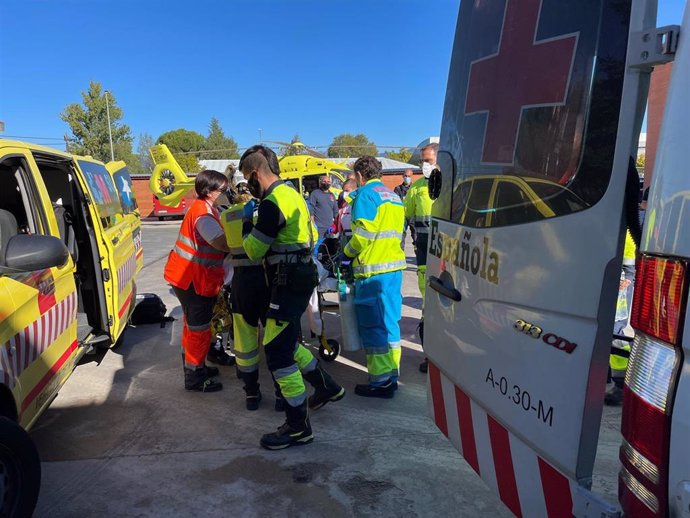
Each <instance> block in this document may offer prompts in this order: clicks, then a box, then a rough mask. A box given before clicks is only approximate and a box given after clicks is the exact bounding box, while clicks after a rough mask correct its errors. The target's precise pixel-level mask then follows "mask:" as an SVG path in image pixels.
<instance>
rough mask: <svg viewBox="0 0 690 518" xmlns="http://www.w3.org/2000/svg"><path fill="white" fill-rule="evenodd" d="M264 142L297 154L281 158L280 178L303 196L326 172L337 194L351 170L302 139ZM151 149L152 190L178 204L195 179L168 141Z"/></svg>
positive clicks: (167, 202) (166, 201)
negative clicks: (186, 170)
mask: <svg viewBox="0 0 690 518" xmlns="http://www.w3.org/2000/svg"><path fill="white" fill-rule="evenodd" d="M264 142H267V143H271V144H279V145H281V146H283V149H291V150H292V152H296V153H297V154H290V155H285V156H281V157H279V158H278V162H279V164H280V177H281V179H283V180H285V181H289V182H291V183H292V185H293V186H294V187H295V188H296V189H297V190H298V191H299V192H301V193H302V194H303V195H304V196H307V195H308V194H309V193H310V192H311V191H313V190H314V189H316V188H317V187H318V184H319V177H320V176H323V175H329V176H330V178H331V183H332V187H331V191H332V192H333V193H334V194H335V195H336V196H337V195H338V194H340V191H341V190H342V188H343V183H344V182H345V178H346V177H347V174H348V173H349V172H350V171H349V170H348V168H347V166H346V165H345V164H344V163H339V162H334V161H332V160H329V159H328V158H327V157H326V156H324V155H323V154H321V153H319V152H318V151H315V150H313V149H311V148H308V147H307V146H305V145H304V144H302V143H301V142H291V143H287V142H280V141H264ZM149 152H150V153H151V158H153V163H154V164H155V167H154V168H153V173H152V174H151V179H150V180H149V189H151V192H152V193H153V194H155V195H156V197H157V198H158V200H159V201H160V202H161V203H162V204H164V205H168V206H170V207H177V206H178V205H179V204H180V203H181V202H182V198H184V197H185V195H186V194H187V192H188V191H190V190H191V189H193V188H194V179H193V178H190V177H189V176H187V174H186V173H185V172H184V171H183V170H182V168H181V167H180V165H179V164H178V163H177V160H175V157H174V156H173V154H172V153H171V152H170V150H169V149H168V146H166V145H165V144H158V145H155V146H153V147H151V148H150V150H149Z"/></svg>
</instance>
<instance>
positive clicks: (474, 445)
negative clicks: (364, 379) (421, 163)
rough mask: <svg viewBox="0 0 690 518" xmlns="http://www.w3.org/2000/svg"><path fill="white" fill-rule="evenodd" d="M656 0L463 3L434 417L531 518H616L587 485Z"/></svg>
mask: <svg viewBox="0 0 690 518" xmlns="http://www.w3.org/2000/svg"><path fill="white" fill-rule="evenodd" d="M649 5H651V4H650V3H648V2H647V3H645V2H637V1H635V0H519V1H518V0H484V1H482V2H462V3H461V5H460V13H459V18H458V24H457V29H456V35H455V42H454V48H453V54H452V62H451V67H450V74H449V79H448V88H447V93H446V99H445V106H444V112H443V122H442V128H441V139H440V151H439V155H438V165H439V170H440V173H439V172H435V173H434V174H433V178H434V181H430V191H431V192H432V197H433V196H438V199H436V201H435V202H434V208H433V219H432V223H431V236H430V241H429V250H428V269H427V282H428V284H429V288H428V289H427V290H426V301H425V312H424V319H425V321H426V326H427V328H428V329H434V330H435V332H434V333H428V336H427V337H426V338H427V340H426V341H425V343H424V347H425V352H426V354H427V356H428V358H429V393H430V398H429V400H430V412H431V414H432V415H433V418H434V420H435V422H436V424H437V426H438V427H439V428H440V429H441V431H442V432H443V433H444V434H445V435H446V436H447V437H448V438H449V439H450V441H451V442H452V443H453V444H454V446H455V447H456V448H457V449H458V450H459V451H460V452H461V454H462V455H463V457H464V458H465V460H466V461H467V462H468V463H469V464H470V465H471V466H472V468H473V469H474V470H475V471H476V472H477V473H478V474H479V475H480V476H481V477H482V479H483V480H484V481H485V482H486V484H487V485H488V486H489V487H490V488H492V489H493V490H494V491H496V492H497V493H498V495H499V496H500V498H501V499H502V501H503V502H504V503H505V504H506V505H507V507H508V508H509V509H510V510H511V511H512V512H513V513H514V514H515V515H516V516H524V517H529V518H539V517H549V518H552V517H558V518H560V517H563V516H571V515H573V514H575V515H576V516H578V515H579V514H578V512H577V509H580V507H579V506H581V505H584V503H583V502H585V503H587V505H589V506H590V507H589V508H590V510H591V505H595V504H596V505H597V506H599V508H600V510H601V512H602V513H604V514H603V515H602V516H604V515H605V516H610V515H612V514H615V509H612V508H611V507H610V506H607V505H606V504H605V503H603V502H600V501H597V499H596V498H595V497H594V496H593V495H592V494H591V493H590V492H589V491H588V490H589V488H590V487H591V477H592V469H593V464H594V458H595V453H596V445H597V438H598V433H599V424H600V420H601V413H602V407H603V398H604V387H605V383H606V376H607V364H608V357H609V351H610V346H611V337H612V327H613V320H614V313H615V303H616V295H617V286H618V281H619V278H620V271H621V270H620V269H621V261H622V258H621V255H622V208H623V196H624V190H625V189H624V187H625V181H626V175H627V167H628V160H629V157H630V156H634V155H635V154H636V151H637V150H636V143H637V138H638V135H637V133H638V132H639V126H640V124H641V118H642V113H643V109H644V106H643V104H641V103H639V102H638V98H640V97H642V98H644V97H646V92H645V91H644V88H643V86H642V82H641V81H640V74H639V72H636V71H633V70H632V69H629V68H626V52H627V44H628V35H629V32H630V31H631V30H635V31H639V30H642V27H643V26H648V27H651V26H652V25H653V22H654V20H648V19H646V17H645V14H644V13H645V12H648V11H650V9H648V7H649ZM640 94H641V95H640ZM439 178H440V183H439V182H438V180H439ZM434 184H435V185H436V186H438V185H440V188H439V190H438V191H437V192H434V190H435V185H434ZM606 513H612V514H606ZM597 516H599V515H597Z"/></svg>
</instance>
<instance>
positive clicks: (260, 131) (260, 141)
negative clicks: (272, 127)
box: [259, 128, 264, 144]
mask: <svg viewBox="0 0 690 518" xmlns="http://www.w3.org/2000/svg"><path fill="white" fill-rule="evenodd" d="M263 131H264V130H262V129H261V128H259V144H261V143H262V142H263V139H262V138H261V137H262V132H263Z"/></svg>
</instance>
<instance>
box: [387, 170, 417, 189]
mask: <svg viewBox="0 0 690 518" xmlns="http://www.w3.org/2000/svg"><path fill="white" fill-rule="evenodd" d="M421 177H422V175H421V174H416V175H414V176H412V182H413V183H414V181H415V180H417V179H418V178H421ZM381 180H382V181H383V184H384V185H385V186H386V187H388V188H389V189H390V190H391V191H392V190H393V189H394V188H395V187H397V186H398V185H400V184H401V183H402V174H401V173H394V174H384V175H383V176H382V177H381Z"/></svg>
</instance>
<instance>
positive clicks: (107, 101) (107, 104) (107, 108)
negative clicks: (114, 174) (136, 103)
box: [105, 90, 115, 162]
mask: <svg viewBox="0 0 690 518" xmlns="http://www.w3.org/2000/svg"><path fill="white" fill-rule="evenodd" d="M109 93H110V92H109V91H108V90H106V91H105V113H106V115H107V116H108V138H109V139H110V160H111V161H112V162H115V152H114V151H113V131H112V129H110V97H109V96H108V94H109Z"/></svg>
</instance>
